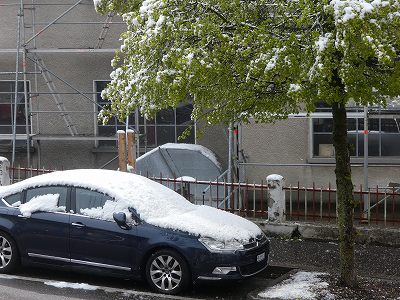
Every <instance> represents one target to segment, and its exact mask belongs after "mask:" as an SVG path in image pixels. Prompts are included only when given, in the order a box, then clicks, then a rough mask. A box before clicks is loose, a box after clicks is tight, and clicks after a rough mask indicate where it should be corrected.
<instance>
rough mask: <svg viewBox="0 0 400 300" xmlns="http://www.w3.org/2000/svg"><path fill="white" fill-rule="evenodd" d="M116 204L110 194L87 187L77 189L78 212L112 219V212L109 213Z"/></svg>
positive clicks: (76, 205)
mask: <svg viewBox="0 0 400 300" xmlns="http://www.w3.org/2000/svg"><path fill="white" fill-rule="evenodd" d="M114 205H115V202H114V200H113V199H112V198H111V197H110V196H107V195H105V194H102V193H99V192H96V191H91V190H87V189H82V188H76V189H75V208H76V213H77V214H80V215H84V216H88V217H91V218H95V219H105V220H112V214H109V210H110V208H112V207H113V206H114Z"/></svg>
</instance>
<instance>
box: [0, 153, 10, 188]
mask: <svg viewBox="0 0 400 300" xmlns="http://www.w3.org/2000/svg"><path fill="white" fill-rule="evenodd" d="M9 167H10V162H9V161H8V159H7V158H5V157H2V156H0V186H2V185H9V184H10V174H9V172H8V168H9Z"/></svg>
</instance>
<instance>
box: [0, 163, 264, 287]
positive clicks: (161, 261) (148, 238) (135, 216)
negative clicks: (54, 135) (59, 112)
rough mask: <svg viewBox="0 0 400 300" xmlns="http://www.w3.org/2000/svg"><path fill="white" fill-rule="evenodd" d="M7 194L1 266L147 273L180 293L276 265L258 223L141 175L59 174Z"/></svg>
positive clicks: (1, 207)
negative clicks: (271, 262)
mask: <svg viewBox="0 0 400 300" xmlns="http://www.w3.org/2000/svg"><path fill="white" fill-rule="evenodd" d="M0 199H1V201H0V273H9V272H12V271H13V270H14V269H15V268H16V267H17V266H18V265H19V264H20V263H22V264H23V265H32V266H34V265H37V266H47V267H53V268H61V269H64V270H73V271H75V270H76V271H84V272H92V273H93V272H94V273H98V274H104V275H113V276H122V277H130V278H137V279H139V278H145V279H146V280H147V282H148V283H149V285H150V286H151V287H152V289H154V290H155V291H157V292H161V293H166V294H176V293H179V292H180V291H182V290H183V289H185V288H187V287H188V286H189V285H190V284H191V283H193V282H195V281H197V280H226V279H241V278H244V277H249V276H252V275H255V274H257V273H258V272H261V271H262V270H264V269H265V268H266V266H267V261H268V253H269V243H268V241H267V239H266V237H265V235H264V234H263V233H262V232H261V230H260V229H259V228H258V227H257V226H256V225H254V224H253V223H252V222H249V221H247V220H245V219H243V218H241V217H238V216H235V215H233V214H230V213H227V212H223V211H220V210H217V209H215V208H212V207H207V206H198V205H193V204H191V203H189V202H188V201H187V200H186V199H184V198H183V197H181V196H180V195H179V194H177V193H175V192H174V191H172V190H170V189H168V188H167V187H164V186H162V185H160V184H158V183H155V182H153V181H151V180H149V179H147V178H144V177H142V176H138V175H134V174H128V173H122V172H116V171H107V170H70V171H62V172H54V173H50V174H45V175H40V176H36V177H34V178H30V179H27V180H24V181H21V182H19V183H16V184H13V185H10V186H5V187H0Z"/></svg>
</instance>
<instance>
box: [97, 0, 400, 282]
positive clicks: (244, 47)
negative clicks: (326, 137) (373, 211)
mask: <svg viewBox="0 0 400 300" xmlns="http://www.w3.org/2000/svg"><path fill="white" fill-rule="evenodd" d="M97 9H98V11H99V12H102V13H106V12H107V11H116V12H118V13H120V14H121V15H123V18H124V20H125V22H126V23H127V26H128V30H127V31H126V32H125V33H123V34H122V40H123V44H122V46H121V49H120V51H118V53H117V54H116V57H115V59H114V60H113V62H112V64H113V66H114V67H115V70H114V72H113V73H112V74H111V79H112V81H111V84H110V85H109V86H108V87H107V88H106V89H105V91H104V95H103V97H106V98H107V99H110V100H111V101H112V104H111V107H110V110H112V111H113V112H114V113H117V114H118V116H119V117H120V118H121V119H125V117H126V114H127V113H129V112H131V111H132V110H133V109H135V108H136V107H139V108H140V110H141V111H142V113H144V114H146V115H153V114H154V112H155V111H157V110H160V109H162V108H167V107H175V106H177V105H178V104H180V103H182V102H187V101H193V104H194V111H193V116H192V117H193V119H204V120H206V122H207V123H208V124H218V123H220V122H226V123H228V122H232V121H238V122H247V121H249V118H253V119H254V120H255V121H257V122H270V121H274V120H277V119H282V118H285V117H287V115H288V114H290V113H296V112H299V111H301V110H305V111H308V112H312V111H313V110H314V109H315V103H317V102H318V101H321V100H323V101H325V102H327V103H329V104H331V105H332V108H333V118H334V145H335V148H336V161H337V168H336V175H337V187H338V194H339V204H340V205H339V213H340V216H341V217H340V218H339V229H340V236H341V274H342V281H343V282H344V283H346V284H348V285H352V284H353V283H354V272H353V265H354V262H353V256H354V255H353V253H354V249H353V248H352V247H353V243H354V236H353V235H354V232H353V223H352V217H353V215H352V210H353V208H354V201H353V198H352V181H351V171H350V159H349V152H348V149H347V141H346V133H347V128H346V125H345V124H342V123H343V122H344V123H345V121H344V120H345V118H346V111H345V106H346V104H347V103H349V102H352V103H353V104H359V105H372V104H379V105H385V104H386V101H387V99H391V98H392V97H396V96H399V94H400V80H399V78H400V64H399V58H398V57H399V50H400V45H399V44H400V30H399V28H400V4H399V1H394V0H388V1H381V0H373V1H372V0H342V1H340V0H332V1H330V0H322V1H316V0H291V1H281V0H279V1H272V0H199V1H196V0H146V1H140V0H99V1H98V4H97ZM101 117H102V118H105V119H107V111H104V112H102V114H101ZM335 124H336V125H335Z"/></svg>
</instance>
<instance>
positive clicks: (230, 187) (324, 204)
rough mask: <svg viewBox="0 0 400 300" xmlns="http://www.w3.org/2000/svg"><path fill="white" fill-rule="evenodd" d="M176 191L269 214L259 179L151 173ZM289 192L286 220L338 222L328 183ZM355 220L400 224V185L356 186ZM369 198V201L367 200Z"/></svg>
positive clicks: (21, 171) (26, 173) (16, 174)
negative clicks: (213, 178)
mask: <svg viewBox="0 0 400 300" xmlns="http://www.w3.org/2000/svg"><path fill="white" fill-rule="evenodd" d="M53 171H56V170H51V169H45V168H41V169H36V168H22V167H14V168H9V173H10V175H11V174H12V176H13V177H12V178H11V182H18V181H20V180H23V179H25V178H29V177H33V176H36V175H40V174H45V173H50V172H53ZM147 177H148V178H149V179H151V180H154V181H156V182H158V183H160V184H163V185H165V186H167V187H168V188H170V189H172V190H174V191H176V192H177V193H179V194H181V195H182V196H184V197H185V198H186V199H187V200H188V201H190V202H192V203H194V204H198V205H209V206H213V207H216V208H219V209H222V210H225V211H229V212H231V213H235V214H238V215H241V216H243V217H248V218H261V219H267V218H268V202H269V195H268V185H267V184H266V183H265V182H264V181H263V180H261V181H260V183H254V182H253V183H248V182H245V183H244V182H240V183H239V182H238V183H232V182H226V181H218V180H217V181H206V180H196V179H195V180H184V179H182V178H179V179H176V178H165V177H163V176H162V174H160V176H159V177H150V176H147ZM284 190H285V195H286V220H288V221H307V222H324V223H336V221H337V207H338V205H337V202H338V201H337V193H336V189H335V188H332V187H331V185H330V184H328V187H316V186H315V184H313V185H312V186H311V187H302V186H300V183H299V182H298V183H297V185H296V186H292V185H289V186H286V187H284ZM353 194H354V220H355V222H356V223H359V224H365V225H368V224H369V225H383V226H399V225H400V187H378V186H377V187H375V188H369V189H368V191H365V190H364V189H363V187H362V186H359V187H356V188H354V192H353ZM366 199H367V201H365V200H366Z"/></svg>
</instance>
